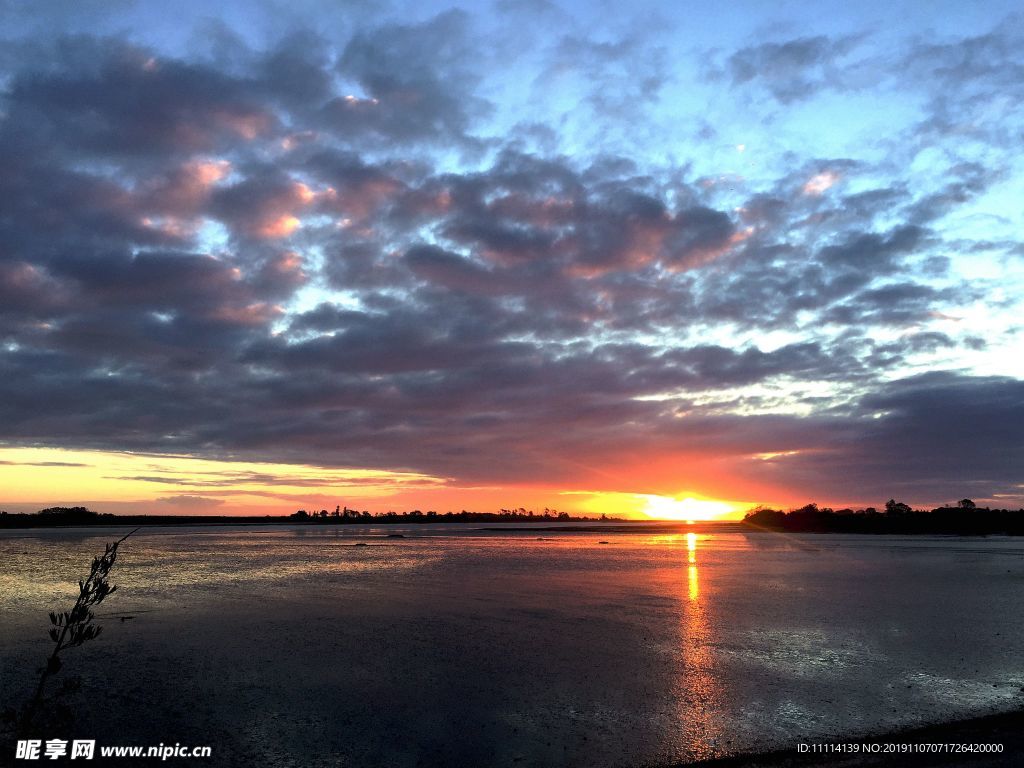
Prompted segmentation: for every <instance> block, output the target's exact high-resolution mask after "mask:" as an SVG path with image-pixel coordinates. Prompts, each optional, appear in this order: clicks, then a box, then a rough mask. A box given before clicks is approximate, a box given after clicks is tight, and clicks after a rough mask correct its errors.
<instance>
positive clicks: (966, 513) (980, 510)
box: [743, 499, 1024, 536]
mask: <svg viewBox="0 0 1024 768" xmlns="http://www.w3.org/2000/svg"><path fill="white" fill-rule="evenodd" d="M743 524H744V525H747V526H749V527H751V528H759V529H766V530H770V531H789V532H793V533H937V534H955V535H961V536H977V535H985V534H1006V535H1011V536H1022V535H1024V509H990V508H989V507H979V506H977V505H976V504H975V503H974V502H973V501H971V500H970V499H961V500H960V501H959V502H957V503H956V505H955V506H946V507H937V508H935V509H931V510H915V509H911V508H910V506H909V505H907V504H904V503H902V502H899V501H896V500H895V499H889V501H887V502H886V503H885V509H884V510H882V511H879V510H877V509H875V508H874V507H868V508H867V509H858V510H854V509H830V508H828V507H821V508H819V507H818V505H817V504H808V505H807V506H804V507H800V508H799V509H793V510H790V511H789V512H783V511H781V510H778V509H766V508H758V509H755V510H752V511H751V512H748V513H747V516H746V517H745V518H744V519H743Z"/></svg>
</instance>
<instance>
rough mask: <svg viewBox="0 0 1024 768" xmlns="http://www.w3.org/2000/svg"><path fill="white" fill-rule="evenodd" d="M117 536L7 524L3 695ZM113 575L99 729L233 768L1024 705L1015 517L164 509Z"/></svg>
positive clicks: (780, 738)
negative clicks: (685, 518) (187, 513)
mask: <svg viewBox="0 0 1024 768" xmlns="http://www.w3.org/2000/svg"><path fill="white" fill-rule="evenodd" d="M399 532H401V533H404V534H405V535H406V538H403V539H395V538H386V534H388V533H399ZM114 537H115V534H114V532H111V531H107V532H103V533H101V534H100V535H97V534H96V532H95V531H88V530H77V531H76V530H49V531H20V532H5V533H2V534H0V557H2V558H3V561H4V563H5V567H4V568H3V569H2V574H0V617H2V618H0V664H2V666H0V668H2V670H3V672H2V678H0V706H4V705H7V704H12V703H16V702H17V701H18V700H19V699H20V698H23V697H24V696H25V695H27V692H28V690H29V689H30V685H31V677H32V670H33V667H34V666H36V665H37V664H38V661H39V660H40V659H41V658H42V656H43V655H44V654H45V652H46V643H47V641H46V637H45V631H46V616H45V614H46V611H48V610H53V609H55V608H59V607H61V606H62V605H65V604H67V603H69V601H71V600H73V597H74V593H75V589H76V581H77V579H78V578H79V577H80V576H81V575H82V570H83V567H87V565H88V562H89V560H90V558H91V557H92V555H93V554H94V553H95V552H96V551H97V550H102V544H103V542H104V541H106V540H109V539H112V538H114ZM602 542H607V543H602ZM356 543H363V544H366V546H355V544H356ZM114 582H115V583H117V584H118V585H119V591H118V592H117V594H115V595H114V596H113V597H111V598H110V599H109V601H108V602H106V603H104V604H103V606H102V608H103V611H102V613H103V614H104V615H103V617H102V619H103V620H102V623H103V625H104V627H105V629H104V634H103V636H102V637H101V639H100V640H98V641H96V642H95V643H92V644H90V645H87V646H86V647H84V648H81V649H77V650H74V651H71V652H70V653H69V655H68V657H67V659H66V663H67V666H68V668H69V670H72V671H74V672H76V673H78V674H80V675H82V677H83V689H82V692H81V694H80V695H82V696H83V697H86V698H88V699H90V700H91V703H89V704H88V705H87V706H86V709H87V713H86V714H84V715H83V716H82V720H81V723H80V725H79V726H77V727H79V728H80V729H82V731H83V733H85V734H86V735H89V736H90V737H97V738H107V740H108V743H140V744H149V743H154V744H155V743H159V742H165V743H174V742H176V741H178V742H182V743H191V744H210V745H212V746H213V747H214V752H215V759H214V761H213V764H224V765H248V764H261V765H270V766H290V765H396V766H413V765H452V764H465V765H509V766H524V765H579V766H584V765H585V766H591V765H599V766H633V765H647V764H657V763H666V762H670V761H678V760H687V759H696V758H702V757H709V756H714V755H718V754H725V753H730V752H735V751H740V750H754V749H763V748H767V747H775V746H792V745H793V744H795V743H796V742H797V741H799V740H801V739H806V738H812V737H826V736H838V735H852V734H863V733H868V732H871V731H877V730H881V729H888V728H891V727H895V726H902V725H911V724H920V723H925V722H933V721H937V720H947V719H951V718H955V717H959V716H967V715H973V714H980V713H985V712H990V711H994V710H999V709H1010V708H1014V707H1017V706H1020V705H1021V704H1022V703H1024V696H1022V686H1024V661H1022V660H1024V542H1021V541H1018V540H1014V539H999V538H984V539H981V538H952V537H913V538H910V537H888V536H854V535H824V536H815V535H803V536H801V535H797V536H792V535H784V534H772V533H743V532H731V531H729V532H722V531H715V532H710V533H709V532H706V531H704V532H690V533H673V534H664V533H655V532H651V533H642V534H623V535H615V534H606V533H559V532H556V531H552V532H547V531H542V532H536V531H532V532H517V533H511V534H508V533H487V532H482V531H479V530H476V529H473V528H470V527H468V526H467V527H462V526H459V527H456V526H452V525H446V526H436V527H428V526H418V527H410V528H397V527H390V526H389V527H387V528H373V527H369V526H367V527H363V526H350V527H342V528H313V527H296V528H280V527H274V528H266V529H261V528H208V529H198V528H196V529H180V528H167V529H143V530H141V531H139V532H138V533H136V534H135V535H134V536H133V537H132V538H131V539H129V540H128V542H127V543H126V545H125V547H124V550H123V555H122V557H121V558H120V559H119V560H118V564H117V566H116V568H115V578H114ZM129 616H131V617H133V618H130V619H128V618H126V617H129ZM122 617H125V620H123V621H122V620H121V619H122ZM100 693H102V695H99V694H100ZM204 764H210V763H209V762H206V763H204Z"/></svg>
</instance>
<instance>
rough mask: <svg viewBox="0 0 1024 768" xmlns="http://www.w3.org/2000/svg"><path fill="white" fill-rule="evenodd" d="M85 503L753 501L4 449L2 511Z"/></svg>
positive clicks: (670, 508) (658, 515)
mask: <svg viewBox="0 0 1024 768" xmlns="http://www.w3.org/2000/svg"><path fill="white" fill-rule="evenodd" d="M80 505H81V506H88V507H89V508H91V509H94V510H95V511H97V512H113V513H115V514H164V515H166V514H171V515H181V514H187V515H211V514H213V515H282V514H290V513H291V512H294V511H295V510H297V509H307V510H309V509H314V510H319V509H329V510H333V509H334V507H335V506H337V505H345V506H348V507H351V508H353V509H359V510H368V511H371V512H387V511H389V510H394V511H396V512H402V511H410V510H413V509H420V510H424V511H427V510H436V511H438V512H440V513H442V514H443V513H444V512H447V511H453V512H458V511H460V510H463V509H466V510H469V511H474V512H496V511H498V510H499V509H501V508H504V507H510V506H513V507H525V508H527V509H533V510H535V511H536V512H538V513H539V512H541V511H542V510H543V509H544V508H545V507H549V508H552V509H558V510H559V511H563V512H569V513H570V514H572V515H587V516H592V517H600V516H601V515H607V516H608V517H615V518H624V519H640V520H677V521H686V520H690V521H694V522H698V521H707V520H725V519H735V518H738V517H741V516H742V514H743V513H744V512H745V511H746V510H747V509H750V508H751V507H752V506H753V504H750V503H748V502H738V501H726V500H722V499H711V498H706V497H703V496H701V495H699V494H696V493H692V492H691V493H688V494H687V495H685V496H683V495H680V496H677V497H673V496H662V495H657V494H640V493H628V492H622V491H609V490H597V489H593V490H576V489H571V488H570V489H566V488H564V487H563V488H557V487H551V486H543V485H531V484H518V485H462V484H459V483H458V482H456V481H455V480H454V479H452V478H445V477H437V476H432V475H429V474H425V473H416V472H410V471H390V470H381V469H353V468H347V469H346V468H337V467H319V466H313V465H307V464H284V463H271V462H256V461H243V460H235V459H209V458H201V457H196V456H189V455H176V454H156V453H130V452H118V451H101V450H73V449H62V448H18V447H3V446H0V509H2V508H6V509H7V510H8V511H20V512H34V511H36V510H38V509H42V508H44V507H50V506H80Z"/></svg>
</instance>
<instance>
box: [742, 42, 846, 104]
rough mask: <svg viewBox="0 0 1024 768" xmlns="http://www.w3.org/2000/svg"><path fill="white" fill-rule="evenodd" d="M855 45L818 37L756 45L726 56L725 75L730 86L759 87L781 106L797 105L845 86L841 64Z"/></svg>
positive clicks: (843, 70)
mask: <svg viewBox="0 0 1024 768" xmlns="http://www.w3.org/2000/svg"><path fill="white" fill-rule="evenodd" d="M859 42H860V40H859V38H856V37H843V38H835V39H833V38H829V37H825V36H820V35H819V36H817V37H799V38H794V39H792V40H787V41H785V42H782V43H776V42H771V43H760V44H758V45H753V46H749V47H747V48H741V49H740V50H738V51H736V52H735V53H733V54H732V55H731V56H729V59H728V62H727V65H726V75H727V76H728V78H729V79H730V80H731V82H732V83H733V84H734V85H745V84H757V85H760V86H761V87H763V88H765V89H766V90H767V91H768V92H769V93H771V95H772V96H774V97H775V98H776V99H778V100H779V101H780V102H782V103H783V104H787V103H790V102H795V101H801V100H803V99H807V98H810V97H811V96H813V95H814V94H815V93H817V92H818V91H820V90H822V89H825V88H837V87H844V86H845V85H846V84H847V83H846V81H845V76H847V75H848V72H847V70H846V68H845V67H844V66H843V65H842V60H843V59H844V58H845V57H846V56H848V55H849V54H850V53H851V51H853V50H854V49H855V48H856V47H857V44H858V43H859Z"/></svg>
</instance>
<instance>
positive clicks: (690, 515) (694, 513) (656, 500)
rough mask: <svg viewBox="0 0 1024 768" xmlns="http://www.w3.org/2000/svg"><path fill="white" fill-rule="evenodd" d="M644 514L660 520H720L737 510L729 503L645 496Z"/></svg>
mask: <svg viewBox="0 0 1024 768" xmlns="http://www.w3.org/2000/svg"><path fill="white" fill-rule="evenodd" d="M643 498H644V502H645V503H644V507H643V512H644V514H646V515H647V516H649V517H653V518H656V519H658V520H686V521H688V522H697V521H700V520H718V519H720V518H724V517H727V516H728V515H730V514H734V513H735V512H736V511H737V508H736V506H735V505H734V504H731V503H730V502H728V501H714V500H712V499H694V498H692V497H690V496H687V497H686V498H683V499H677V498H673V497H671V496H652V495H645V496H644V497H643Z"/></svg>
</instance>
